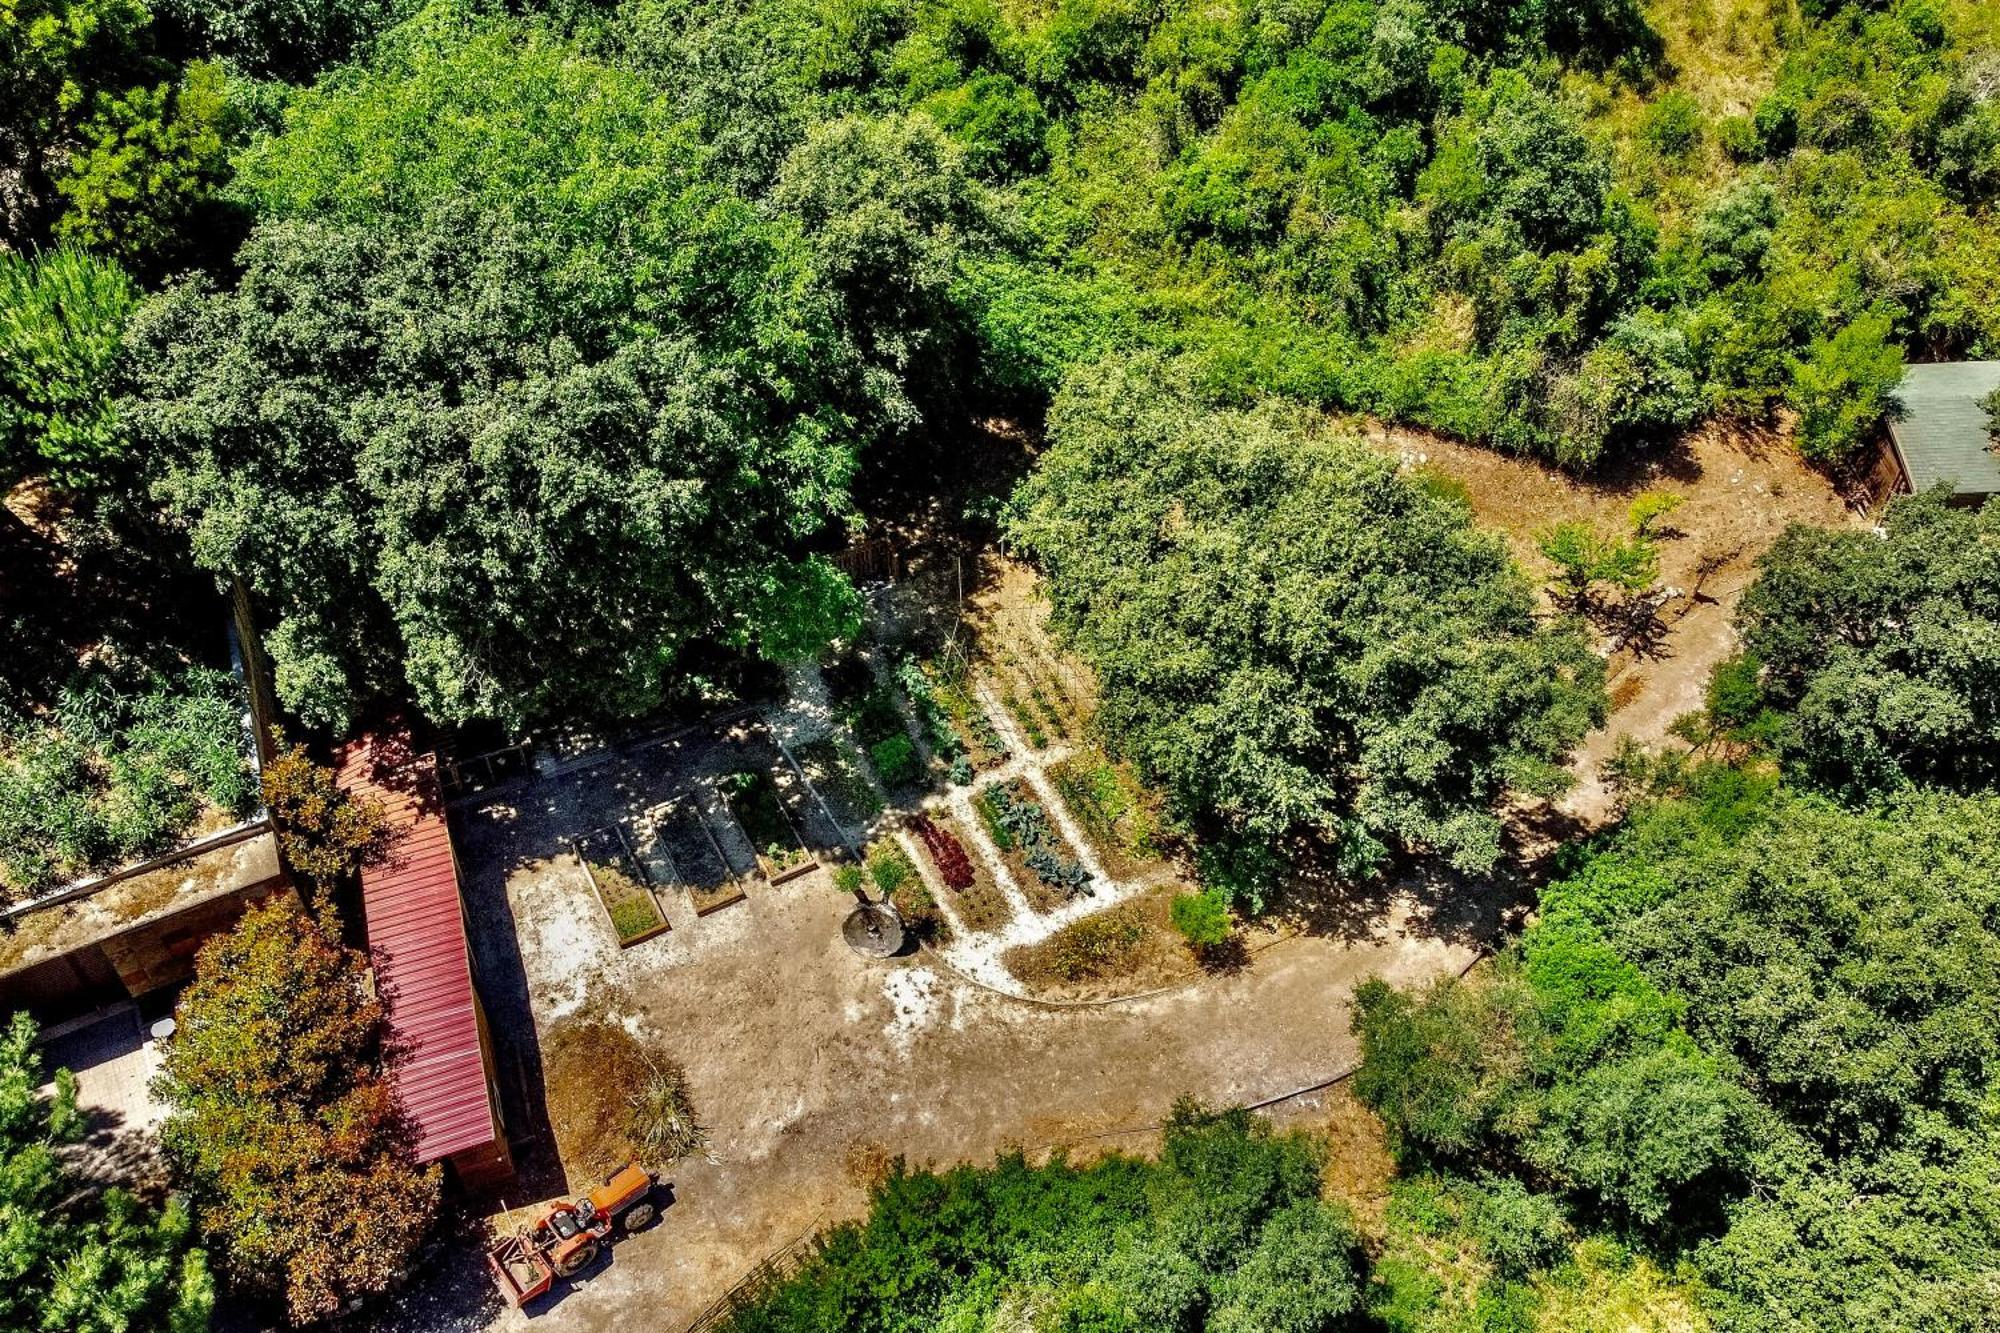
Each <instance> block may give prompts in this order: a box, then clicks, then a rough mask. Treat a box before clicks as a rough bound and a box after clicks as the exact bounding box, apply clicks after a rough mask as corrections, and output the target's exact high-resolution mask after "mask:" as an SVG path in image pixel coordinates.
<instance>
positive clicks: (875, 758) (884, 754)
mask: <svg viewBox="0 0 2000 1333" xmlns="http://www.w3.org/2000/svg"><path fill="white" fill-rule="evenodd" d="M868 758H869V760H870V761H871V762H873V763H874V765H875V775H876V776H877V777H879V778H881V779H882V785H883V786H885V787H902V786H907V785H908V784H910V783H912V782H914V781H916V780H917V776H918V775H919V774H920V773H922V772H923V764H922V761H920V760H919V759H918V758H917V747H916V746H915V745H914V744H913V743H911V741H910V738H909V737H908V736H904V735H895V736H890V737H888V738H887V739H885V740H879V741H876V742H875V743H874V744H873V745H871V746H869V747H868Z"/></svg>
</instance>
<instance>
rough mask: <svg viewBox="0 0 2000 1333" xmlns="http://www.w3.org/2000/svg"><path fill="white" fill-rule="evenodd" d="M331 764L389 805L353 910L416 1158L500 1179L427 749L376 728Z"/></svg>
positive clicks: (499, 1147)
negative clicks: (394, 1051) (375, 856)
mask: <svg viewBox="0 0 2000 1333" xmlns="http://www.w3.org/2000/svg"><path fill="white" fill-rule="evenodd" d="M337 771H338V774H339V781H340V786H341V787H342V789H343V790H345V791H348V792H350V793H353V794H355V795H357V796H365V797H369V798H372V799H374V800H376V801H379V802H380V803H381V804H382V806H383V808H384V809H386V810H387V811H388V814H389V823H390V828H391V830H392V842H391V845H390V847H389V853H388V855H387V857H386V858H385V859H384V860H383V861H381V862H380V863H379V864H377V865H374V866H371V867H370V868H368V869H367V870H364V871H362V872H361V910H362V916H363V918H364V921H365V924H366V927H367V932H368V955H369V961H370V962H371V964H372V965H373V967H374V969H375V987H376V990H377V992H378V993H379V994H380V995H381V997H382V1001H383V1005H384V1007H385V1008H386V1009H387V1011H388V1016H389V1027H390V1031H391V1033H392V1036H393V1039H394V1042H395V1044H396V1047H397V1048H398V1051H399V1058H398V1060H397V1063H396V1065H395V1068H394V1075H393V1077H394V1081H395V1085H396V1093H397V1096H398V1098H399V1099H400V1100H401V1102H402V1105H403V1111H404V1113H405V1114H406V1115H408V1116H409V1118H410V1122H411V1125H412V1126H413V1128H414V1129H415V1131H416V1136H417V1155H418V1158H419V1160H421V1161H425V1162H440V1161H441V1162H447V1163H449V1164H450V1165H451V1168H452V1170H453V1171H454V1172H455V1173H456V1174H457V1175H458V1177H459V1179H460V1180H461V1182H463V1183H464V1184H465V1185H466V1186H467V1187H468V1188H472V1189H486V1188H492V1187H494V1186H497V1185H501V1184H504V1183H506V1182H507V1181H508V1180H510V1179H511V1178H512V1176H513V1173H514V1163H513V1158H512V1155H511V1154H510V1153H509V1151H508V1147H507V1134H506V1130H505V1129H504V1127H503V1126H502V1124H501V1120H500V1103H499V1097H498V1095H497V1093H496V1091H495V1085H494V1080H493V1060H492V1051H491V1048H490V1045H489V1043H488V1040H487V1032H486V1018H485V1014H484V1013H483V1012H482V1010H481V1008H480V1004H479V993H478V991H477V990H476V989H474V986H473V975H472V956H471V950H470V948H469V947H468V945H467V943H466V936H465V906H464V899H463V898H462V897H461V896H460V894H459V886H458V858H457V857H456V856H455V855H454V854H453V852H452V846H451V832H450V830H449V828H447V826H446V824H445V817H444V804H443V801H442V799H441V797H440V793H439V789H438V777H437V761H436V759H435V757H434V756H432V755H430V754H428V753H423V754H419V753H416V752H414V751H413V749H412V747H411V743H410V736H409V733H408V731H406V730H403V729H401V728H385V729H383V730H381V731H376V732H371V733H369V734H368V735H365V736H363V737H362V738H361V739H359V740H356V741H351V742H349V743H348V744H347V745H345V746H343V747H342V748H341V752H340V754H339V756H338V760H337Z"/></svg>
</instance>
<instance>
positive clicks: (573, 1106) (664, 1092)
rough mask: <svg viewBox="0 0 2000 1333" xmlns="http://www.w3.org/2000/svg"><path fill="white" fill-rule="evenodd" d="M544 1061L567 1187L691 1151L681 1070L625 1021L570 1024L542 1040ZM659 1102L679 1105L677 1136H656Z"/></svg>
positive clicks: (695, 1135) (693, 1142) (695, 1134)
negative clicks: (630, 1165)
mask: <svg viewBox="0 0 2000 1333" xmlns="http://www.w3.org/2000/svg"><path fill="white" fill-rule="evenodd" d="M542 1059H543V1072H544V1076H545V1077H546V1079H547V1083H548V1111H549V1127H550V1129H551V1130H552V1131H553V1132H554V1134H555V1140H556V1153H557V1156H558V1157H560V1158H561V1161H562V1167H563V1171H564V1172H565V1174H566V1175H567V1176H568V1178H569V1180H570V1181H571V1182H572V1184H573V1185H574V1184H575V1183H576V1182H581V1181H591V1180H596V1179H601V1178H602V1177H604V1176H606V1175H608V1174H609V1173H611V1172H612V1171H615V1170H617V1169H618V1168H619V1167H621V1166H623V1165H625V1163H627V1162H631V1161H639V1162H642V1163H644V1164H645V1165H648V1166H653V1167H663V1166H667V1165H671V1163H672V1162H673V1161H675V1160H678V1158H679V1157H680V1156H682V1155H684V1154H685V1153H687V1152H689V1151H691V1150H692V1149H693V1148H694V1147H695V1146H697V1144H698V1141H699V1138H700V1132H699V1130H698V1128H696V1127H695V1126H694V1124H693V1114H692V1108H691V1107H688V1106H687V1105H686V1096H685V1083H686V1079H685V1076H684V1075H683V1074H682V1072H681V1069H680V1066H679V1065H677V1064H676V1063H675V1062H674V1061H672V1060H671V1059H669V1058H668V1057H667V1055H666V1054H665V1053H664V1052H663V1051H660V1050H657V1049H655V1048H654V1047H653V1046H652V1045H651V1044H650V1043H648V1042H645V1041H642V1040H641V1039H640V1038H638V1037H636V1036H634V1035H633V1034H632V1032H631V1031H630V1029H628V1028H627V1027H626V1026H624V1025H623V1024H621V1023H614V1022H610V1021H608V1020H606V1019H603V1018H599V1017H585V1016H578V1017H576V1018H572V1019H569V1020H568V1021H566V1022H563V1023H561V1024H558V1025H557V1026H556V1027H555V1028H554V1029H553V1030H552V1031H551V1032H550V1033H549V1034H548V1035H547V1037H546V1038H544V1040H543V1042H542ZM676 1092H678V1097H677V1098H676V1097H675V1093H676ZM662 1100H678V1102H679V1103H680V1111H681V1114H682V1118H683V1120H684V1124H683V1125H682V1126H680V1127H679V1129H680V1133H679V1134H678V1135H675V1134H672V1133H670V1134H667V1135H665V1136H663V1135H662V1134H661V1132H660V1124H659V1122H660V1119H661V1117H660V1114H659V1113H660V1110H661V1107H660V1105H659V1103H660V1102H661V1101H662ZM676 1139H678V1141H676Z"/></svg>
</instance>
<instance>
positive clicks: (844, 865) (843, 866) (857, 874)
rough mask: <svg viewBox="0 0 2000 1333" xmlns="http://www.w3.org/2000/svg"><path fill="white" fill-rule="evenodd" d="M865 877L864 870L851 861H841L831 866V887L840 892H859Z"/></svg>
mask: <svg viewBox="0 0 2000 1333" xmlns="http://www.w3.org/2000/svg"><path fill="white" fill-rule="evenodd" d="M865 878H866V872H864V871H863V870H862V869H861V867H860V866H858V865H855V864H854V863H853V862H852V861H843V862H841V863H840V864H839V865H837V866H835V867H834V868H833V887H834V888H836V889H839V890H840V891H841V892H842V893H859V892H861V884H862V881H863V880H864V879H865Z"/></svg>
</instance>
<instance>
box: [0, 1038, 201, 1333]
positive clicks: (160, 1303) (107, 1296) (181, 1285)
mask: <svg viewBox="0 0 2000 1333" xmlns="http://www.w3.org/2000/svg"><path fill="white" fill-rule="evenodd" d="M35 1038H36V1030H35V1025H34V1023H33V1022H32V1021H31V1020H30V1019H29V1018H28V1016H27V1015H26V1014H15V1015H14V1016H13V1018H12V1020H11V1021H10V1022H9V1024H8V1025H7V1027H6V1029H5V1030H4V1031H0V1236H4V1237H5V1241H6V1244H5V1258H4V1259H0V1271H4V1273H5V1276H6V1281H5V1282H4V1283H0V1326H5V1327H7V1328H10V1329H18V1330H21V1333H204V1330H206V1329H207V1328H208V1317H209V1312H210V1311H211V1310H212V1309H213V1307H214V1304H215V1286H214V1282H213V1280H212V1279H211V1278H210V1276H209V1272H208V1261H207V1258H206V1257H205V1256H204V1255H203V1253H202V1252H201V1250H200V1249H198V1248H194V1247H192V1246H191V1245H190V1244H189V1243H188V1242H189V1234H190V1232H191V1230H192V1227H191V1225H190V1220H189V1217H188V1214H187V1211H186V1210H185V1209H184V1208H183V1207H182V1206H181V1205H180V1204H178V1203H169V1204H168V1205H167V1207H166V1209H165V1210H164V1211H156V1210H154V1209H150V1208H147V1207H145V1206H144V1205H143V1204H141V1203H140V1202H139V1201H138V1200H136V1199H134V1198H133V1197H132V1196H131V1195H130V1194H128V1193H126V1192H124V1191H122V1190H115V1189H114V1190H107V1191H105V1192H104V1193H103V1194H102V1195H101V1196H97V1197H95V1198H93V1197H92V1196H91V1195H90V1194H89V1193H88V1192H87V1191H83V1190H80V1189H79V1186H80V1185H81V1182H80V1181H78V1180H76V1179H74V1178H73V1177H72V1176H71V1175H70V1173H69V1172H68V1171H67V1170H66V1169H65V1168H64V1166H63V1163H62V1161H61V1159H60V1158H59V1157H58V1155H57V1152H56V1150H57V1148H59V1147H60V1146H61V1145H62V1144H63V1143H66V1142H71V1141H74V1140H75V1139H77V1138H78V1137H80V1136H81V1135H82V1132H83V1116H82V1114H81V1113H80V1112H79V1111H78V1110H77V1106H76V1077H75V1075H73V1074H71V1073H70V1072H69V1071H68V1070H67V1069H60V1070H57V1071H56V1077H55V1091H54V1093H53V1095H45V1094H44V1093H42V1092H41V1091H40V1089H41V1084H42V1063H41V1057H40V1055H39V1054H38V1053H37V1052H36V1050H35Z"/></svg>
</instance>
